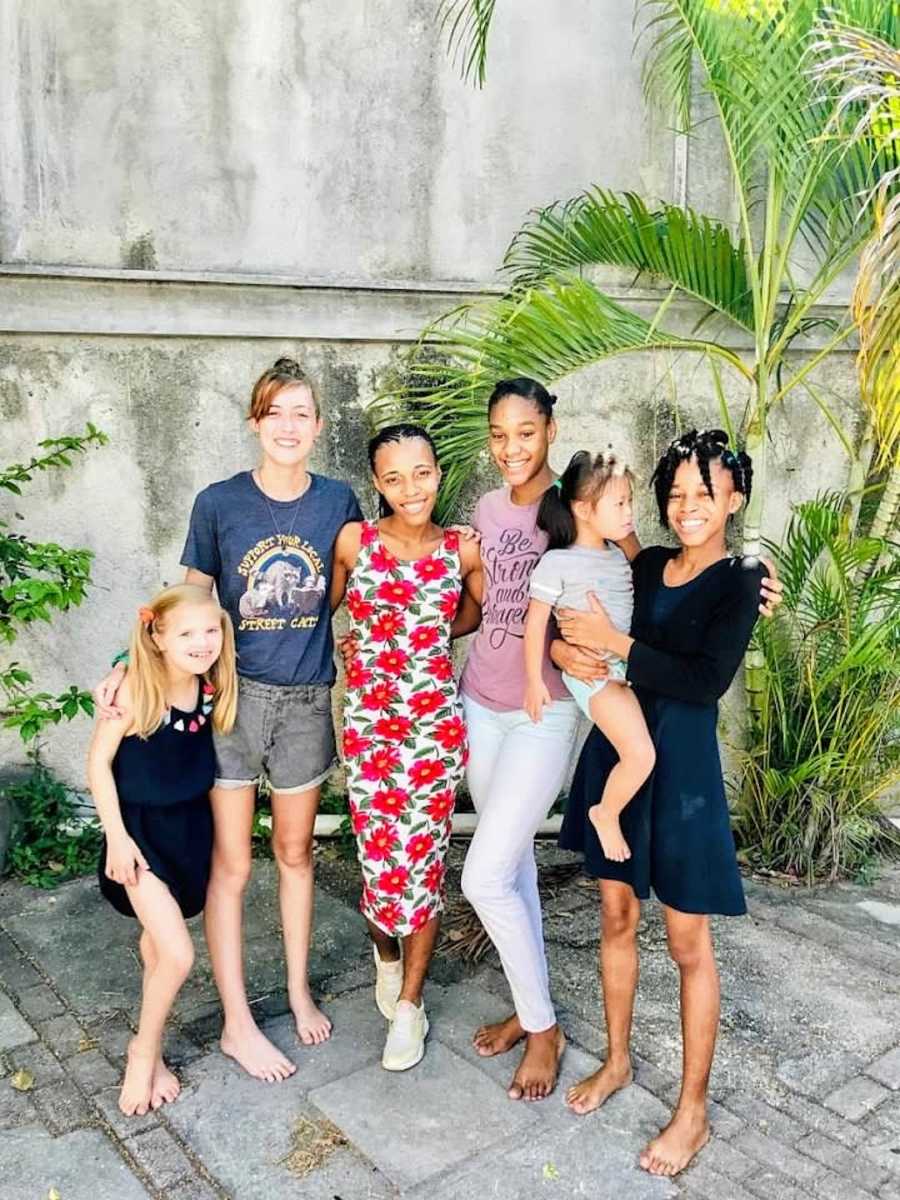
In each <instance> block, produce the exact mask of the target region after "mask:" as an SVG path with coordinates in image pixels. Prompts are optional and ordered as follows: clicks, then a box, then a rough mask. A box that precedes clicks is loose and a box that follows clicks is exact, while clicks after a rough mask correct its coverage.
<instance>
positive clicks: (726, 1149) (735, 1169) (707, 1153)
mask: <svg viewBox="0 0 900 1200" xmlns="http://www.w3.org/2000/svg"><path fill="white" fill-rule="evenodd" d="M702 1161H703V1165H704V1166H705V1167H708V1168H709V1169H710V1170H712V1171H716V1172H718V1173H719V1174H720V1175H725V1176H727V1177H728V1178H729V1179H732V1180H737V1181H738V1182H740V1181H741V1180H742V1179H746V1178H747V1176H748V1175H752V1174H753V1173H754V1172H755V1171H757V1170H758V1169H759V1165H758V1163H757V1162H756V1161H755V1160H754V1159H752V1158H748V1157H747V1155H746V1154H742V1153H741V1151H740V1150H738V1149H737V1147H736V1146H733V1145H732V1144H731V1143H730V1142H726V1141H724V1140H723V1139H722V1138H717V1137H713V1138H710V1140H709V1142H708V1143H707V1145H706V1148H705V1149H704V1151H703V1155H702Z"/></svg>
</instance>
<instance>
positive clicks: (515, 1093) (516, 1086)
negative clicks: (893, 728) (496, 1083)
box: [506, 1080, 524, 1100]
mask: <svg viewBox="0 0 900 1200" xmlns="http://www.w3.org/2000/svg"><path fill="white" fill-rule="evenodd" d="M506 1094H507V1096H509V1098H510V1100H521V1099H522V1096H523V1095H524V1092H523V1091H522V1085H521V1084H520V1083H517V1082H516V1081H515V1080H513V1082H512V1083H511V1084H510V1085H509V1087H508V1088H507V1089H506Z"/></svg>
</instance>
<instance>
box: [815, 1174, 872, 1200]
mask: <svg viewBox="0 0 900 1200" xmlns="http://www.w3.org/2000/svg"><path fill="white" fill-rule="evenodd" d="M874 1195H876V1193H875V1192H872V1191H869V1190H868V1189H867V1188H863V1187H860V1186H858V1184H856V1183H851V1181H850V1180H849V1179H848V1178H847V1177H846V1175H837V1174H835V1172H834V1171H826V1172H825V1174H824V1175H820V1176H819V1178H818V1179H817V1180H816V1200H871V1198H872V1197H873V1196H874Z"/></svg>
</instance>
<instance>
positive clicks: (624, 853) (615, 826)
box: [588, 804, 631, 862]
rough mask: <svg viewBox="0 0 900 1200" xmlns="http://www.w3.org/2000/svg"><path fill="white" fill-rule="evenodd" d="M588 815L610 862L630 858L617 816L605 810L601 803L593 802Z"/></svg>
mask: <svg viewBox="0 0 900 1200" xmlns="http://www.w3.org/2000/svg"><path fill="white" fill-rule="evenodd" d="M588 817H589V818H590V822H591V824H592V825H593V827H594V829H595V830H596V831H597V837H598V838H599V839H600V846H601V848H602V850H603V853H604V854H605V855H606V857H607V858H608V859H609V861H610V862H625V861H626V859H629V858H631V851H630V850H629V849H628V843H627V842H626V841H625V839H624V838H623V837H622V830H621V828H620V826H619V818H618V817H617V816H615V814H613V813H609V812H607V811H606V810H605V809H604V807H603V805H602V804H594V805H592V806H591V807H590V808H589V809H588Z"/></svg>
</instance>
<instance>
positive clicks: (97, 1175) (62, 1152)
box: [0, 1127, 149, 1200]
mask: <svg viewBox="0 0 900 1200" xmlns="http://www.w3.org/2000/svg"><path fill="white" fill-rule="evenodd" d="M0 1179H2V1180H3V1200H43V1197H45V1196H46V1195H47V1193H48V1191H49V1190H50V1188H51V1187H55V1188H56V1190H57V1191H58V1192H59V1194H60V1195H61V1196H63V1197H64V1200H148V1196H149V1193H148V1192H147V1190H146V1189H145V1187H144V1185H143V1184H142V1183H141V1182H140V1181H139V1180H138V1179H137V1178H136V1177H135V1176H134V1175H133V1174H132V1173H131V1171H130V1170H129V1169H128V1167H127V1166H126V1164H125V1163H124V1162H123V1160H122V1159H121V1158H120V1157H119V1155H118V1154H117V1153H116V1151H115V1150H114V1149H113V1147H112V1145H111V1144H110V1142H109V1141H108V1140H107V1138H106V1137H105V1136H104V1134H102V1133H101V1132H100V1131H99V1130H97V1129H84V1130H79V1131H78V1132H75V1133H67V1134H64V1135H63V1136H62V1137H58V1138H51V1137H50V1135H49V1134H48V1133H47V1132H46V1131H45V1130H43V1129H38V1128H37V1127H27V1128H23V1129H16V1130H14V1131H12V1132H7V1133H0Z"/></svg>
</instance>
